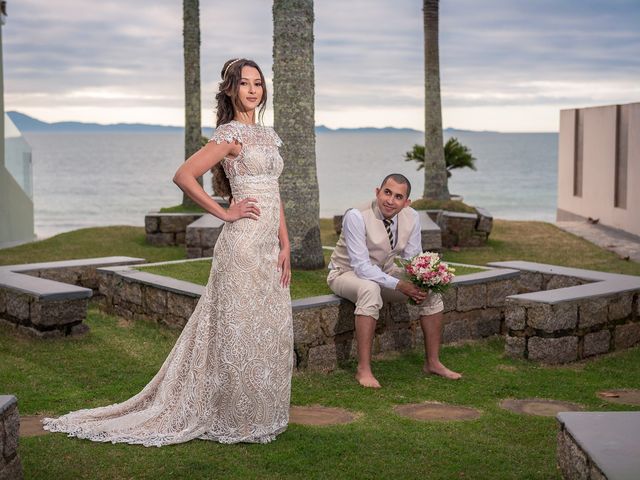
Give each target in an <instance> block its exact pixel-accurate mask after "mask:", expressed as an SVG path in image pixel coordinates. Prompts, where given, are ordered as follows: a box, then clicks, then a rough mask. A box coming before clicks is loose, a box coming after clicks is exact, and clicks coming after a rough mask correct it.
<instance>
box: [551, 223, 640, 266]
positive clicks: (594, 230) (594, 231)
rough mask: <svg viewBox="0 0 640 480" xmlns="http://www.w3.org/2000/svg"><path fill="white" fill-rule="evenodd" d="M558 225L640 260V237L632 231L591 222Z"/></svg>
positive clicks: (624, 255) (595, 242)
mask: <svg viewBox="0 0 640 480" xmlns="http://www.w3.org/2000/svg"><path fill="white" fill-rule="evenodd" d="M556 226H557V227H558V228H560V229H562V230H564V231H565V232H569V233H573V234H574V235H577V236H579V237H582V238H584V239H585V240H587V241H589V242H591V243H594V244H596V245H598V246H599V247H602V248H606V249H607V250H611V251H612V252H614V253H616V254H617V255H618V256H620V257H622V258H627V257H629V260H632V261H634V262H640V237H637V236H635V235H632V234H631V233H627V232H624V231H622V230H617V229H615V228H611V227H606V226H604V225H600V224H595V225H594V224H592V223H589V222H556Z"/></svg>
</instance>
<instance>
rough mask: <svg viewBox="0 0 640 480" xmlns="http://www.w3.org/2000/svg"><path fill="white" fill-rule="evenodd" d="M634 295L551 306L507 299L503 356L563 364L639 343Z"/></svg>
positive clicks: (623, 294) (614, 295) (613, 295)
mask: <svg viewBox="0 0 640 480" xmlns="http://www.w3.org/2000/svg"><path fill="white" fill-rule="evenodd" d="M639 297H640V290H638V291H637V292H627V293H618V294H611V295H604V296H599V297H595V298H587V299H583V300H573V301H565V302H560V303H555V304H549V303H540V302H530V301H527V300H521V299H517V298H510V299H507V305H508V307H507V314H506V325H507V329H508V333H507V336H506V346H505V348H506V350H505V351H506V353H507V355H509V356H511V357H516V358H528V359H529V360H535V361H540V362H544V363H566V362H573V361H576V360H580V359H583V358H587V357H591V356H594V355H600V354H603V353H607V352H611V351H614V350H620V349H623V348H629V347H632V346H634V345H636V344H637V343H640V318H639V314H638V308H639V307H638V302H639V300H638V299H639Z"/></svg>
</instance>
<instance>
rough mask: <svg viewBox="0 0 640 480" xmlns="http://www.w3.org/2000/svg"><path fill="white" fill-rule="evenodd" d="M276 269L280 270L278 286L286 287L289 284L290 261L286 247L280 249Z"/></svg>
mask: <svg viewBox="0 0 640 480" xmlns="http://www.w3.org/2000/svg"><path fill="white" fill-rule="evenodd" d="M278 271H279V272H280V286H282V287H288V286H289V285H290V284H291V261H290V260H289V248H288V247H287V248H281V249H280V254H279V255H278Z"/></svg>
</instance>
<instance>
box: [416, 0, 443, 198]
mask: <svg viewBox="0 0 640 480" xmlns="http://www.w3.org/2000/svg"><path fill="white" fill-rule="evenodd" d="M439 3H440V2H439V0H423V2H422V6H423V13H424V103H425V109H424V110H425V111H424V144H425V159H424V166H425V167H424V198H428V199H431V200H449V198H450V195H449V187H448V186H447V169H446V164H445V161H444V152H443V149H442V144H443V142H442V106H441V103H440V57H439V45H438V7H439Z"/></svg>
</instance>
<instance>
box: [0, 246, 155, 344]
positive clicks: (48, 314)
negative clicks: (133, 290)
mask: <svg viewBox="0 0 640 480" xmlns="http://www.w3.org/2000/svg"><path fill="white" fill-rule="evenodd" d="M141 262H144V259H142V258H132V257H119V256H117V257H102V258H88V259H78V260H65V261H58V262H41V263H29V264H20V265H5V266H2V267H0V322H2V323H5V324H8V325H11V326H12V327H15V328H17V329H19V330H21V331H23V332H25V333H28V334H30V335H33V336H36V337H39V338H52V337H61V336H66V335H79V334H82V333H85V332H86V331H87V330H88V327H87V326H86V325H85V324H83V323H82V322H83V321H84V319H85V318H86V314H87V306H88V303H89V298H91V297H92V296H93V292H94V289H95V290H96V292H97V289H98V280H97V274H96V267H99V266H104V265H114V264H122V263H127V264H135V263H141Z"/></svg>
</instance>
